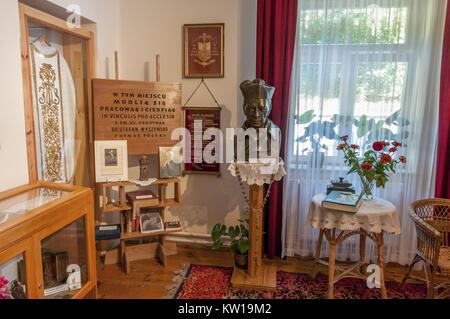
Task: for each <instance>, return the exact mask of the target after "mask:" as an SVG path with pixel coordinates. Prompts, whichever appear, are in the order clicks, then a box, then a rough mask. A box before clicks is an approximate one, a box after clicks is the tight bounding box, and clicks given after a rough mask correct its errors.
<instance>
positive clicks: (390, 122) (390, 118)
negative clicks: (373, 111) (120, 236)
mask: <svg viewBox="0 0 450 319" xmlns="http://www.w3.org/2000/svg"><path fill="white" fill-rule="evenodd" d="M399 115H400V111H397V112H395V113H392V115H391V116H389V117H388V118H387V119H385V120H384V121H385V122H386V124H387V125H391V124H392V123H393V122H395V121H396V120H397V118H398V116H399Z"/></svg>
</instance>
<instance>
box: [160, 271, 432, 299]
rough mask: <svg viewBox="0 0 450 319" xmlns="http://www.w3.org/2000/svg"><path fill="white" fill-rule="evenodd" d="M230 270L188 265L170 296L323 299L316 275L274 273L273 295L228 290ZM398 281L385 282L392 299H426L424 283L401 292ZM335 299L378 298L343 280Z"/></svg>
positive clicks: (324, 285) (323, 280)
mask: <svg viewBox="0 0 450 319" xmlns="http://www.w3.org/2000/svg"><path fill="white" fill-rule="evenodd" d="M232 273H233V268H224V267H213V266H199V265H189V266H186V267H185V269H184V270H183V271H181V272H179V273H178V279H174V281H175V282H176V284H175V285H174V286H173V287H172V291H171V293H170V295H169V297H171V298H175V299H324V298H326V294H327V289H328V277H327V276H324V275H321V274H318V275H317V277H316V278H312V277H311V276H310V275H307V274H300V273H288V272H283V271H279V272H278V273H277V290H276V291H275V292H257V291H248V290H240V289H234V288H231V287H230V281H231V275H232ZM399 286H400V284H399V283H397V282H386V288H387V292H388V296H389V298H391V299H422V298H425V296H426V286H425V285H423V284H405V286H404V287H403V288H402V289H400V287H399ZM335 298H336V299H380V298H381V296H380V290H379V289H369V288H368V287H367V285H366V282H365V281H364V280H362V279H355V278H348V279H342V280H340V281H339V282H338V283H337V284H336V285H335Z"/></svg>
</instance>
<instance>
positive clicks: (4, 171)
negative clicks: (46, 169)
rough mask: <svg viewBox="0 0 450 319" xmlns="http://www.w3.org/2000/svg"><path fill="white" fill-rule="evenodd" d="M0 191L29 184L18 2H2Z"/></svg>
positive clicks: (0, 22)
mask: <svg viewBox="0 0 450 319" xmlns="http://www.w3.org/2000/svg"><path fill="white" fill-rule="evenodd" d="M0 38H1V39H3V40H2V41H3V44H2V49H1V50H0V96H1V100H0V191H2V190H6V189H8V188H11V187H15V186H19V185H21V184H25V183H27V182H28V166H27V148H26V142H25V117H24V116H25V115H24V107H23V90H22V65H21V59H20V28H19V9H18V5H17V0H3V1H1V2H0Z"/></svg>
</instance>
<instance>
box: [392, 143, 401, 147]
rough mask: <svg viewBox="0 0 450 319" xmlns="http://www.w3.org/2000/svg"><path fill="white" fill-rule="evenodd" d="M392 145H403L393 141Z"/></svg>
mask: <svg viewBox="0 0 450 319" xmlns="http://www.w3.org/2000/svg"><path fill="white" fill-rule="evenodd" d="M392 145H394V146H395V147H400V146H402V143H399V142H392Z"/></svg>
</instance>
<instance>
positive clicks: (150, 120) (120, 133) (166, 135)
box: [93, 79, 182, 155]
mask: <svg viewBox="0 0 450 319" xmlns="http://www.w3.org/2000/svg"><path fill="white" fill-rule="evenodd" d="M93 92H94V103H93V108H94V138H95V140H126V141H128V154H129V155H143V154H149V155H150V154H158V147H159V146H161V145H164V146H171V145H175V144H176V143H178V142H179V141H172V140H171V134H172V131H173V130H174V129H176V128H179V127H181V125H182V116H181V84H180V83H164V82H137V81H118V80H102V79H95V80H93Z"/></svg>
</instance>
